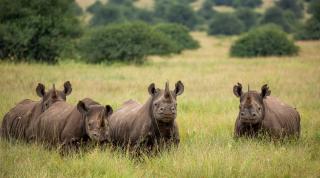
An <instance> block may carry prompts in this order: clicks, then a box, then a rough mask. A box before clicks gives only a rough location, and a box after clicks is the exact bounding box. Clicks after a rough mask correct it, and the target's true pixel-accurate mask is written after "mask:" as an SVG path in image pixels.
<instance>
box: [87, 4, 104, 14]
mask: <svg viewBox="0 0 320 178" xmlns="http://www.w3.org/2000/svg"><path fill="white" fill-rule="evenodd" d="M102 7H103V4H102V3H101V1H95V2H94V3H93V4H92V5H90V6H89V7H88V8H87V9H86V11H87V12H90V13H91V14H96V13H98V11H99V10H100V8H102Z"/></svg>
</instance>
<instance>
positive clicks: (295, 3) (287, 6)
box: [276, 0, 303, 18]
mask: <svg viewBox="0 0 320 178" xmlns="http://www.w3.org/2000/svg"><path fill="white" fill-rule="evenodd" d="M276 5H277V6H278V7H280V8H281V9H283V10H290V11H291V12H293V13H294V15H295V16H296V17H298V18H301V17H303V2H301V1H300V0H279V1H278V2H276Z"/></svg>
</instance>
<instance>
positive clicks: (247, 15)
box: [235, 8, 259, 31]
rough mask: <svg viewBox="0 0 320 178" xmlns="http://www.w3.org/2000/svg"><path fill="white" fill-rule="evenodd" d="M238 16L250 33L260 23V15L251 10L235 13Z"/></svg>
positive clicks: (240, 10)
mask: <svg viewBox="0 0 320 178" xmlns="http://www.w3.org/2000/svg"><path fill="white" fill-rule="evenodd" d="M235 13H236V16H237V17H238V18H239V19H240V20H241V21H242V22H243V24H244V26H245V29H244V30H245V31H248V30H249V29H250V28H251V27H254V26H255V25H257V23H258V18H259V14H257V13H256V12H255V11H254V10H252V9H249V8H239V9H237V11H236V12H235Z"/></svg>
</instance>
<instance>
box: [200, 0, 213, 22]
mask: <svg viewBox="0 0 320 178" xmlns="http://www.w3.org/2000/svg"><path fill="white" fill-rule="evenodd" d="M213 6H214V3H213V2H212V1H211V0H206V1H205V2H204V3H203V4H202V6H201V8H200V9H199V10H198V11H197V14H198V15H199V16H200V17H201V18H202V19H204V20H210V19H212V18H213V17H214V15H215V14H216V13H217V12H216V11H215V10H214V9H213Z"/></svg>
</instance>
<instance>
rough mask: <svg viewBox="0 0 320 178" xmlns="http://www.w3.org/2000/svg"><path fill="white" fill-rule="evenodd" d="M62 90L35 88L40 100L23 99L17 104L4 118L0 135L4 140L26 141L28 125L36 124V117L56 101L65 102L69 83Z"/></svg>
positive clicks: (28, 131) (69, 87) (68, 91)
mask: <svg viewBox="0 0 320 178" xmlns="http://www.w3.org/2000/svg"><path fill="white" fill-rule="evenodd" d="M63 87H64V88H63V90H62V91H60V90H56V89H55V86H54V85H53V88H52V89H51V90H49V91H48V92H46V91H45V86H44V85H43V84H41V83H39V84H38V86H37V88H36V92H37V95H38V96H39V97H41V98H42V99H41V100H40V101H32V100H30V99H25V100H23V101H21V102H19V103H18V104H17V105H16V106H15V107H13V108H12V109H10V111H9V112H8V113H7V114H6V115H5V116H4V118H3V121H2V126H1V135H2V137H4V138H7V139H9V138H15V139H23V140H26V141H28V139H27V138H29V134H30V130H29V127H30V125H32V124H33V122H36V120H37V118H38V116H39V115H40V114H41V113H43V112H44V111H45V110H47V109H48V108H49V107H50V106H51V105H52V104H53V103H55V102H57V101H65V100H66V96H67V95H69V94H70V93H71V91H72V88H71V84H70V82H69V81H67V82H65V83H64V85H63Z"/></svg>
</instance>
